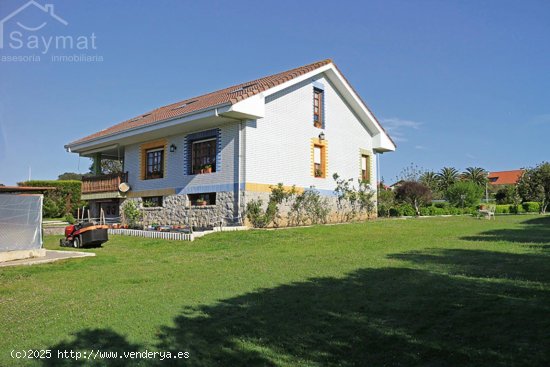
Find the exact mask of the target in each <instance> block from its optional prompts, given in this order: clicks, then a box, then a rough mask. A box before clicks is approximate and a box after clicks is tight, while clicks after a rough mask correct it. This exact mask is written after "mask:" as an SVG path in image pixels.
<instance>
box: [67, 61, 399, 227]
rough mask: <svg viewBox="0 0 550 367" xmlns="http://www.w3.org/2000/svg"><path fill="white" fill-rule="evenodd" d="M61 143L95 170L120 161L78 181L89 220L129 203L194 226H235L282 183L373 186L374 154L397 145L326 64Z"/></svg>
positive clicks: (154, 217) (153, 216) (326, 189)
mask: <svg viewBox="0 0 550 367" xmlns="http://www.w3.org/2000/svg"><path fill="white" fill-rule="evenodd" d="M66 149H67V150H68V151H70V152H73V153H77V154H79V155H80V156H84V157H91V158H93V159H94V162H95V163H94V167H99V162H100V161H101V159H122V160H123V167H124V169H123V171H124V173H123V174H120V175H110V176H101V175H98V176H95V177H89V178H84V180H83V186H82V199H83V200H88V201H89V202H90V205H91V207H92V210H93V211H94V215H95V216H97V215H98V214H97V213H98V210H99V209H101V208H104V209H105V208H107V210H108V212H107V213H106V215H107V217H109V216H117V215H118V214H119V209H118V208H119V206H120V204H121V203H122V202H123V201H124V200H133V201H135V202H136V203H137V204H138V205H139V206H140V207H142V208H143V212H144V222H145V223H158V224H186V223H189V224H193V225H197V226H200V225H208V224H211V223H214V222H216V223H218V222H222V223H226V224H230V223H235V222H240V221H241V220H242V218H243V217H244V211H245V208H246V203H247V202H249V201H250V200H252V199H257V198H262V199H263V200H264V203H265V202H267V198H268V196H269V193H270V186H271V185H276V184H277V183H279V182H283V183H284V184H285V185H289V186H290V185H296V187H298V188H309V187H311V186H315V188H316V189H317V190H318V191H319V192H320V193H321V194H322V195H326V196H327V197H334V191H333V190H334V188H335V183H334V180H333V178H332V175H333V173H338V174H339V175H340V176H341V177H346V178H363V179H364V180H367V181H368V182H370V183H372V184H371V186H372V189H373V190H376V182H377V180H378V177H376V172H377V169H376V160H375V154H377V153H384V152H391V151H394V150H395V144H394V142H393V141H392V140H391V138H390V137H389V135H388V134H387V132H386V131H385V130H384V129H383V127H382V126H381V125H380V123H379V122H378V120H377V119H376V117H375V116H374V115H373V114H372V112H371V111H370V110H369V109H368V107H367V106H366V105H365V103H364V102H363V101H362V99H361V98H360V96H359V95H358V94H357V93H356V92H355V90H354V89H353V88H352V87H351V85H350V84H349V82H348V81H347V80H346V78H345V77H344V76H343V75H342V73H341V72H340V70H339V69H338V68H337V67H336V65H335V64H334V63H333V62H332V61H331V60H324V61H320V62H316V63H313V64H309V65H305V66H302V67H298V68H295V69H292V70H288V71H284V72H281V73H278V74H274V75H270V76H267V77H263V78H260V79H256V80H253V81H250V82H246V83H242V84H238V85H234V86H231V87H228V88H224V89H221V90H218V91H215V92H212V93H208V94H205V95H202V96H198V97H193V98H188V99H186V100H183V101H180V102H177V103H172V104H169V105H166V106H164V107H160V108H157V109H154V110H152V111H148V112H146V113H143V114H140V115H138V116H136V117H133V118H131V119H129V120H127V121H124V122H121V123H119V124H117V125H114V126H111V127H109V128H107V129H104V130H101V131H98V132H96V133H94V134H92V135H89V136H86V137H84V138H81V139H79V140H76V141H74V142H72V143H70V144H68V145H66ZM96 173H99V170H97V172H96ZM121 183H124V184H125V185H122V186H120V184H121ZM119 186H120V188H121V189H122V191H120V190H119ZM333 201H335V200H333ZM104 211H105V210H104Z"/></svg>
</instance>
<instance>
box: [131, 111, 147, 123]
mask: <svg viewBox="0 0 550 367" xmlns="http://www.w3.org/2000/svg"><path fill="white" fill-rule="evenodd" d="M149 115H150V113H146V114H145V115H141V116H138V117H135V118H133V119H131V120H130V122H135V121H138V120H141V119H142V118H144V117H147V116H149Z"/></svg>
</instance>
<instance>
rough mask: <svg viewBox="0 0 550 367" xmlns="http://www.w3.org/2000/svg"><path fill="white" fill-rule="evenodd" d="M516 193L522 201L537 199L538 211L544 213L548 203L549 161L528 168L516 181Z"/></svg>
mask: <svg viewBox="0 0 550 367" xmlns="http://www.w3.org/2000/svg"><path fill="white" fill-rule="evenodd" d="M517 188H518V193H519V195H520V196H521V197H522V199H523V200H524V201H537V202H538V203H539V204H540V212H541V213H542V214H544V213H546V209H547V207H548V204H549V203H550V163H548V162H542V163H540V164H539V165H538V166H536V167H535V168H528V169H526V170H525V173H524V174H523V176H522V177H521V178H520V180H519V182H518V187H517Z"/></svg>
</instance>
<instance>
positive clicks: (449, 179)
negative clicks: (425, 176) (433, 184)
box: [437, 167, 459, 192]
mask: <svg viewBox="0 0 550 367" xmlns="http://www.w3.org/2000/svg"><path fill="white" fill-rule="evenodd" d="M458 177H459V173H458V170H457V169H456V168H454V167H443V168H442V169H441V171H439V172H438V173H437V181H438V182H439V189H440V190H441V191H443V192H445V191H447V189H448V188H449V187H451V186H452V185H454V184H455V182H457V181H458Z"/></svg>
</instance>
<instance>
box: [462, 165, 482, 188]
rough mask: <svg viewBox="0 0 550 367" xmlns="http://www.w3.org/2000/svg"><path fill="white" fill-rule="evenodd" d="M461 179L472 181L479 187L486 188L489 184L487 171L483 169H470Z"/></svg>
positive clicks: (463, 173) (467, 169)
mask: <svg viewBox="0 0 550 367" xmlns="http://www.w3.org/2000/svg"><path fill="white" fill-rule="evenodd" d="M461 178H462V179H463V180H464V181H470V182H473V183H475V184H476V185H478V186H485V184H486V183H487V171H485V170H484V169H483V168H481V167H468V168H466V170H465V171H464V172H462V176H461Z"/></svg>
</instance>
